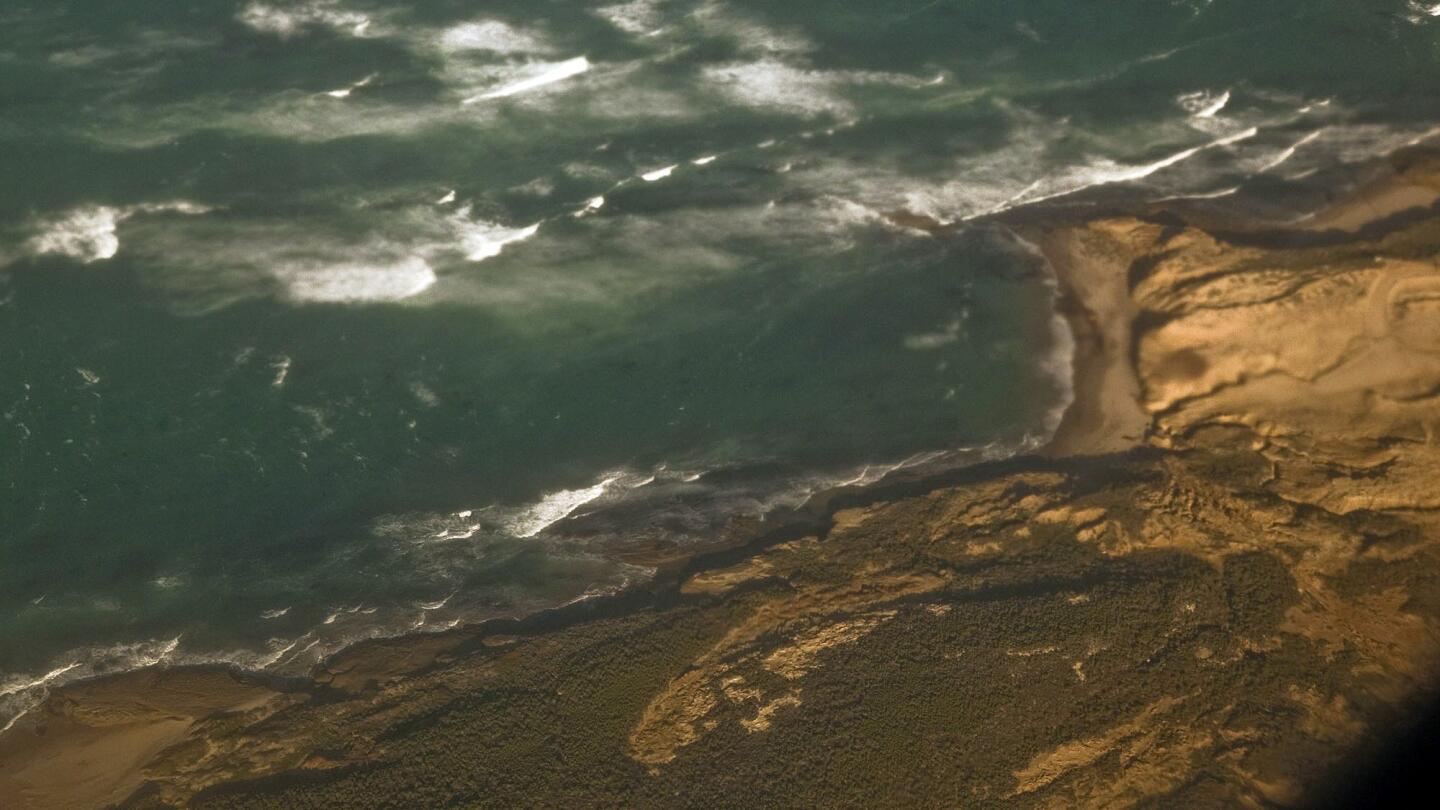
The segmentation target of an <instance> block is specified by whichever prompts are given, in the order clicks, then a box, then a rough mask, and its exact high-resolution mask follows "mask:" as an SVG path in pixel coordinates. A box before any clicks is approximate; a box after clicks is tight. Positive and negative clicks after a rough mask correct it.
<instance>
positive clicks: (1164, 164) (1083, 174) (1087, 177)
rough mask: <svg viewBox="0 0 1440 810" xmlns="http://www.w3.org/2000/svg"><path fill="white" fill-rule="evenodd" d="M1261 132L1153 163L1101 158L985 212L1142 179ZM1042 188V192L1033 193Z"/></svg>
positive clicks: (1194, 148)
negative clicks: (1133, 162)
mask: <svg viewBox="0 0 1440 810" xmlns="http://www.w3.org/2000/svg"><path fill="white" fill-rule="evenodd" d="M1257 134H1259V129H1257V128H1255V127H1250V128H1248V129H1245V130H1242V131H1240V132H1237V133H1234V134H1231V135H1226V136H1224V137H1221V138H1216V139H1215V140H1213V141H1210V142H1208V143H1204V144H1201V145H1199V146H1192V147H1190V148H1189V149H1183V150H1181V151H1179V152H1176V153H1175V154H1173V155H1170V156H1168V157H1165V158H1161V159H1160V160H1157V161H1154V162H1153V163H1144V164H1139V165H1125V164H1120V163H1116V162H1114V161H1113V160H1110V159H1108V158H1105V159H1101V160H1099V161H1096V162H1095V163H1092V164H1090V165H1088V166H1083V167H1079V168H1074V169H1070V170H1068V171H1063V172H1059V173H1057V174H1056V175H1055V176H1054V177H1053V178H1051V179H1047V180H1046V181H1043V182H1037V183H1036V184H1032V185H1031V186H1030V187H1029V189H1027V191H1025V192H1022V193H1021V194H1020V195H1018V196H1016V197H1013V198H1011V199H1009V200H1006V201H1005V202H1004V203H1002V204H1001V205H1000V206H997V207H996V208H994V209H992V210H990V211H987V212H985V213H987V214H988V213H998V212H999V211H1003V210H1007V209H1010V208H1014V207H1016V206H1020V205H1030V204H1033V203H1038V202H1044V201H1045V200H1052V199H1056V198H1058V197H1065V196H1069V195H1071V194H1075V193H1077V192H1080V191H1084V190H1086V189H1090V188H1096V187H1098V186H1105V185H1112V184H1115V183H1131V182H1135V181H1136V180H1143V179H1145V178H1147V177H1149V176H1151V175H1153V174H1155V173H1156V172H1159V171H1162V170H1164V169H1168V168H1170V167H1171V166H1174V165H1176V164H1179V163H1182V162H1184V161H1186V160H1189V159H1190V158H1192V157H1195V156H1196V155H1198V154H1200V153H1201V152H1205V151H1207V150H1210V149H1217V148H1220V147H1224V146H1231V145H1234V144H1237V143H1240V142H1241V141H1245V140H1248V139H1250V138H1253V137H1255V136H1256V135H1257ZM1034 192H1039V193H1034Z"/></svg>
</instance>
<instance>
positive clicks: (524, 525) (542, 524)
mask: <svg viewBox="0 0 1440 810" xmlns="http://www.w3.org/2000/svg"><path fill="white" fill-rule="evenodd" d="M620 478H621V476H619V475H611V476H609V477H608V478H606V479H604V480H603V481H601V482H600V483H598V484H596V485H594V486H591V487H585V488H584V489H562V490H560V491H559V492H552V493H550V494H549V495H546V496H545V497H544V498H542V499H541V500H540V502H539V503H536V504H534V505H533V506H530V507H528V508H525V509H522V510H521V511H520V512H519V513H518V514H515V515H514V516H512V517H511V518H510V519H509V520H508V521H507V524H506V529H507V530H508V531H509V532H510V533H511V534H513V535H514V536H516V537H534V536H535V535H537V534H539V533H540V532H543V531H545V529H547V528H549V527H550V526H553V525H555V524H556V523H559V522H560V521H562V520H564V519H565V518H567V517H569V516H570V515H572V514H574V513H575V510H577V509H579V508H580V507H582V506H584V505H585V504H587V503H590V502H591V501H594V500H595V499H596V498H599V497H601V496H603V495H604V494H605V491H606V489H608V488H609V486H610V485H611V484H613V483H615V482H616V481H618V480H620Z"/></svg>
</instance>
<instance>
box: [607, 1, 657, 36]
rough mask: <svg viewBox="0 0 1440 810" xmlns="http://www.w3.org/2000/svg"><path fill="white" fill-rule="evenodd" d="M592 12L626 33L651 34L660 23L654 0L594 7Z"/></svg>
mask: <svg viewBox="0 0 1440 810" xmlns="http://www.w3.org/2000/svg"><path fill="white" fill-rule="evenodd" d="M592 13H593V14H595V15H596V16H598V17H600V18H601V19H603V20H605V21H606V22H608V23H610V24H611V25H613V26H615V27H616V28H619V29H620V30H621V31H624V32H625V33H627V34H637V35H647V36H648V35H653V34H655V33H656V29H657V28H658V27H659V25H660V21H661V16H660V7H659V3H657V2H656V0H631V2H629V3H620V4H617V5H613V6H602V7H600V8H597V9H594V10H593V11H592Z"/></svg>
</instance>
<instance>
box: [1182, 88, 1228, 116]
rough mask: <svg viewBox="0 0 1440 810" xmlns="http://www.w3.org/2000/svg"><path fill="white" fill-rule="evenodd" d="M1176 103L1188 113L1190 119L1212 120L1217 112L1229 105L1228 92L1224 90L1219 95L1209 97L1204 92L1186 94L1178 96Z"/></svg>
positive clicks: (1208, 94)
mask: <svg viewBox="0 0 1440 810" xmlns="http://www.w3.org/2000/svg"><path fill="white" fill-rule="evenodd" d="M1177 101H1178V102H1179V104H1180V106H1181V107H1184V108H1185V111H1186V112H1188V113H1190V115H1191V117H1192V118H1214V117H1215V116H1216V115H1217V114H1219V112H1220V111H1221V110H1223V109H1225V105H1227V104H1229V103H1230V91H1229V90H1226V91H1225V92H1223V93H1221V94H1220V95H1218V96H1216V95H1211V94H1210V93H1206V92H1204V91H1201V92H1198V93H1186V94H1184V95H1182V96H1180V97H1179V98H1178V99H1177Z"/></svg>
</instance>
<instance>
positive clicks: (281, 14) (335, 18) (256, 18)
mask: <svg viewBox="0 0 1440 810" xmlns="http://www.w3.org/2000/svg"><path fill="white" fill-rule="evenodd" d="M236 19H238V20H239V21H240V22H241V23H242V24H244V25H246V26H249V27H250V28H251V29H253V30H255V31H260V32H262V33H266V34H274V35H276V36H278V37H281V38H286V37H291V36H294V35H295V34H297V33H300V32H301V31H302V30H304V29H305V28H307V27H309V26H312V25H321V26H326V27H329V28H333V29H336V30H338V31H346V32H349V33H350V34H352V35H354V36H357V37H358V36H364V35H365V32H366V31H367V30H368V29H369V28H370V23H371V21H370V18H369V17H368V16H366V15H365V14H361V13H360V12H358V11H347V10H345V9H342V8H340V7H339V5H338V4H337V3H334V2H324V1H323V0H322V1H321V2H314V3H300V4H297V5H294V6H290V7H287V8H281V7H279V6H273V5H270V4H268V3H251V4H249V5H247V6H246V7H245V8H243V9H241V10H240V13H239V14H237V15H236Z"/></svg>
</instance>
